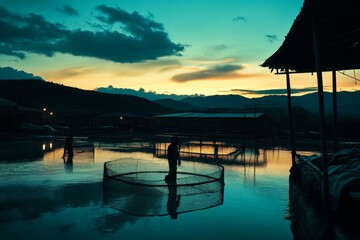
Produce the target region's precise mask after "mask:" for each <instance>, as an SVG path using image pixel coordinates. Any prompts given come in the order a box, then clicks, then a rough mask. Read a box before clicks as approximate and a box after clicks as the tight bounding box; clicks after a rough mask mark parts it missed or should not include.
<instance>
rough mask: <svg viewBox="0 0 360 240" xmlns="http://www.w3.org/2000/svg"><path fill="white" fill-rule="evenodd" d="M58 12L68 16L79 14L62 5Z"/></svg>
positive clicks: (68, 6)
mask: <svg viewBox="0 0 360 240" xmlns="http://www.w3.org/2000/svg"><path fill="white" fill-rule="evenodd" d="M59 11H60V12H62V13H64V14H66V15H69V16H79V12H78V11H76V10H75V9H74V8H73V7H71V6H70V5H64V6H63V7H62V8H60V9H59Z"/></svg>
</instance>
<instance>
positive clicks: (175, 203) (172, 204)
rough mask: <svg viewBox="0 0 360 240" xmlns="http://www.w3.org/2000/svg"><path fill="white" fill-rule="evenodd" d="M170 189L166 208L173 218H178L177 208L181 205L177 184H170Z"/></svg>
mask: <svg viewBox="0 0 360 240" xmlns="http://www.w3.org/2000/svg"><path fill="white" fill-rule="evenodd" d="M168 189H169V195H168V201H167V204H166V208H167V210H168V213H169V215H170V217H171V219H177V216H178V214H177V212H176V211H177V209H178V207H179V205H180V197H181V196H180V195H177V186H176V185H175V186H170V185H169V186H168Z"/></svg>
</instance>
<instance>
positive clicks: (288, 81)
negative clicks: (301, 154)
mask: <svg viewBox="0 0 360 240" xmlns="http://www.w3.org/2000/svg"><path fill="white" fill-rule="evenodd" d="M286 90H287V105H288V115H289V125H290V142H291V160H292V165H293V166H294V165H295V154H296V151H295V141H294V127H293V114H292V104H291V86H290V74H289V69H288V68H286Z"/></svg>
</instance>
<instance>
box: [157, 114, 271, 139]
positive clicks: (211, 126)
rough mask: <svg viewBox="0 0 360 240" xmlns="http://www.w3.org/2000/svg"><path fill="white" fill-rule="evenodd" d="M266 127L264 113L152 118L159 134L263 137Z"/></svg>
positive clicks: (160, 116)
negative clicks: (184, 133) (186, 133)
mask: <svg viewBox="0 0 360 240" xmlns="http://www.w3.org/2000/svg"><path fill="white" fill-rule="evenodd" d="M267 125H268V121H267V118H266V115H265V114H264V113H192V112H187V113H174V114H166V115H157V116H154V128H155V130H156V131H161V132H196V133H205V134H206V133H229V134H244V135H255V134H256V135H264V134H265V133H266V129H267Z"/></svg>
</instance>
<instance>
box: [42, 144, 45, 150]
mask: <svg viewBox="0 0 360 240" xmlns="http://www.w3.org/2000/svg"><path fill="white" fill-rule="evenodd" d="M45 149H46V145H45V143H43V145H42V150H43V151H45Z"/></svg>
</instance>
